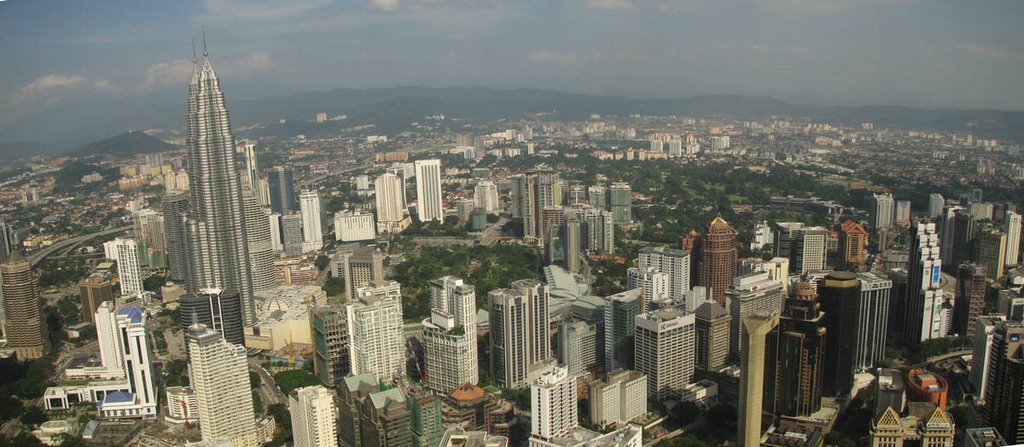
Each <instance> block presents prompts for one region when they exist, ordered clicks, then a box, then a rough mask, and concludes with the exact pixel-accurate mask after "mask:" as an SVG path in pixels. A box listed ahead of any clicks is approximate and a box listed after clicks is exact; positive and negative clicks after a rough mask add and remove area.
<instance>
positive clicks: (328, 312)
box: [309, 306, 352, 388]
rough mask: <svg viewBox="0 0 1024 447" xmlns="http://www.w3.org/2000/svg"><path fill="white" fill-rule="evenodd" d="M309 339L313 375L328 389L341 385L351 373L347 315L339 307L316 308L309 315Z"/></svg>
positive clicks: (341, 307) (343, 309)
mask: <svg viewBox="0 0 1024 447" xmlns="http://www.w3.org/2000/svg"><path fill="white" fill-rule="evenodd" d="M309 325H310V332H311V336H312V339H313V372H314V374H316V376H317V377H318V378H320V383H322V384H324V386H328V387H332V388H333V387H336V386H339V385H341V382H342V380H343V379H344V378H345V376H347V375H348V374H349V373H350V372H351V371H352V367H351V365H350V364H349V333H348V314H347V313H346V312H345V308H344V307H343V306H317V307H314V308H312V309H310V311H309Z"/></svg>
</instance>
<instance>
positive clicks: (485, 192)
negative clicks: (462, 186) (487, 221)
mask: <svg viewBox="0 0 1024 447" xmlns="http://www.w3.org/2000/svg"><path fill="white" fill-rule="evenodd" d="M473 205H474V206H476V207H477V208H480V209H482V210H484V212H485V213H487V214H495V213H497V212H498V211H500V210H501V202H499V201H498V187H497V185H495V184H494V182H492V181H490V180H482V181H480V182H479V183H477V184H476V186H475V187H473Z"/></svg>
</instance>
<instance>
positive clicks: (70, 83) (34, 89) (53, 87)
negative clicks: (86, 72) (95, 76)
mask: <svg viewBox="0 0 1024 447" xmlns="http://www.w3.org/2000/svg"><path fill="white" fill-rule="evenodd" d="M87 81H88V79H86V78H85V76H78V75H74V76H64V75H59V74H48V75H46V76H43V77H40V78H39V79H36V80H34V81H32V82H30V83H29V84H28V85H26V86H24V87H22V88H21V93H19V95H18V97H19V98H20V99H26V98H33V97H38V96H45V95H49V94H53V93H54V92H56V91H60V90H69V89H74V88H78V87H80V86H81V85H83V84H85V83H86V82H87Z"/></svg>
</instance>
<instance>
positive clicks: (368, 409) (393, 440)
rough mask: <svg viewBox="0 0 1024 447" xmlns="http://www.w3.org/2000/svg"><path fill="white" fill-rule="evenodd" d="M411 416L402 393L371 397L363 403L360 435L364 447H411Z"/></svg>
mask: <svg viewBox="0 0 1024 447" xmlns="http://www.w3.org/2000/svg"><path fill="white" fill-rule="evenodd" d="M411 416H412V415H411V414H410V412H409V402H408V401H407V399H406V396H405V394H403V393H402V390H401V389H398V388H390V389H386V390H381V391H377V392H373V393H370V395H369V396H367V397H366V398H365V399H364V400H363V403H362V408H361V411H360V414H359V431H360V437H361V438H362V445H364V446H368V447H369V446H379V447H407V446H413V445H414V444H413V438H412V435H413V432H412V417H411Z"/></svg>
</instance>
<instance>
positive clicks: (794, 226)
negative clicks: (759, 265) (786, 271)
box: [772, 222, 804, 259]
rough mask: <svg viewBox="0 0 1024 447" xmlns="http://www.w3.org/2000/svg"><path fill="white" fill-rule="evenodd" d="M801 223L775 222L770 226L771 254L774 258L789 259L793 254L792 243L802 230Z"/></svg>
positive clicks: (802, 225)
mask: <svg viewBox="0 0 1024 447" xmlns="http://www.w3.org/2000/svg"><path fill="white" fill-rule="evenodd" d="M803 228H804V224H803V223H802V222H775V223H774V224H772V239H773V240H774V241H775V242H774V245H773V246H772V252H773V254H774V255H775V256H776V257H781V258H786V259H789V258H790V257H791V256H792V252H793V241H794V240H796V239H797V238H798V237H799V235H800V231H801V230H803Z"/></svg>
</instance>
